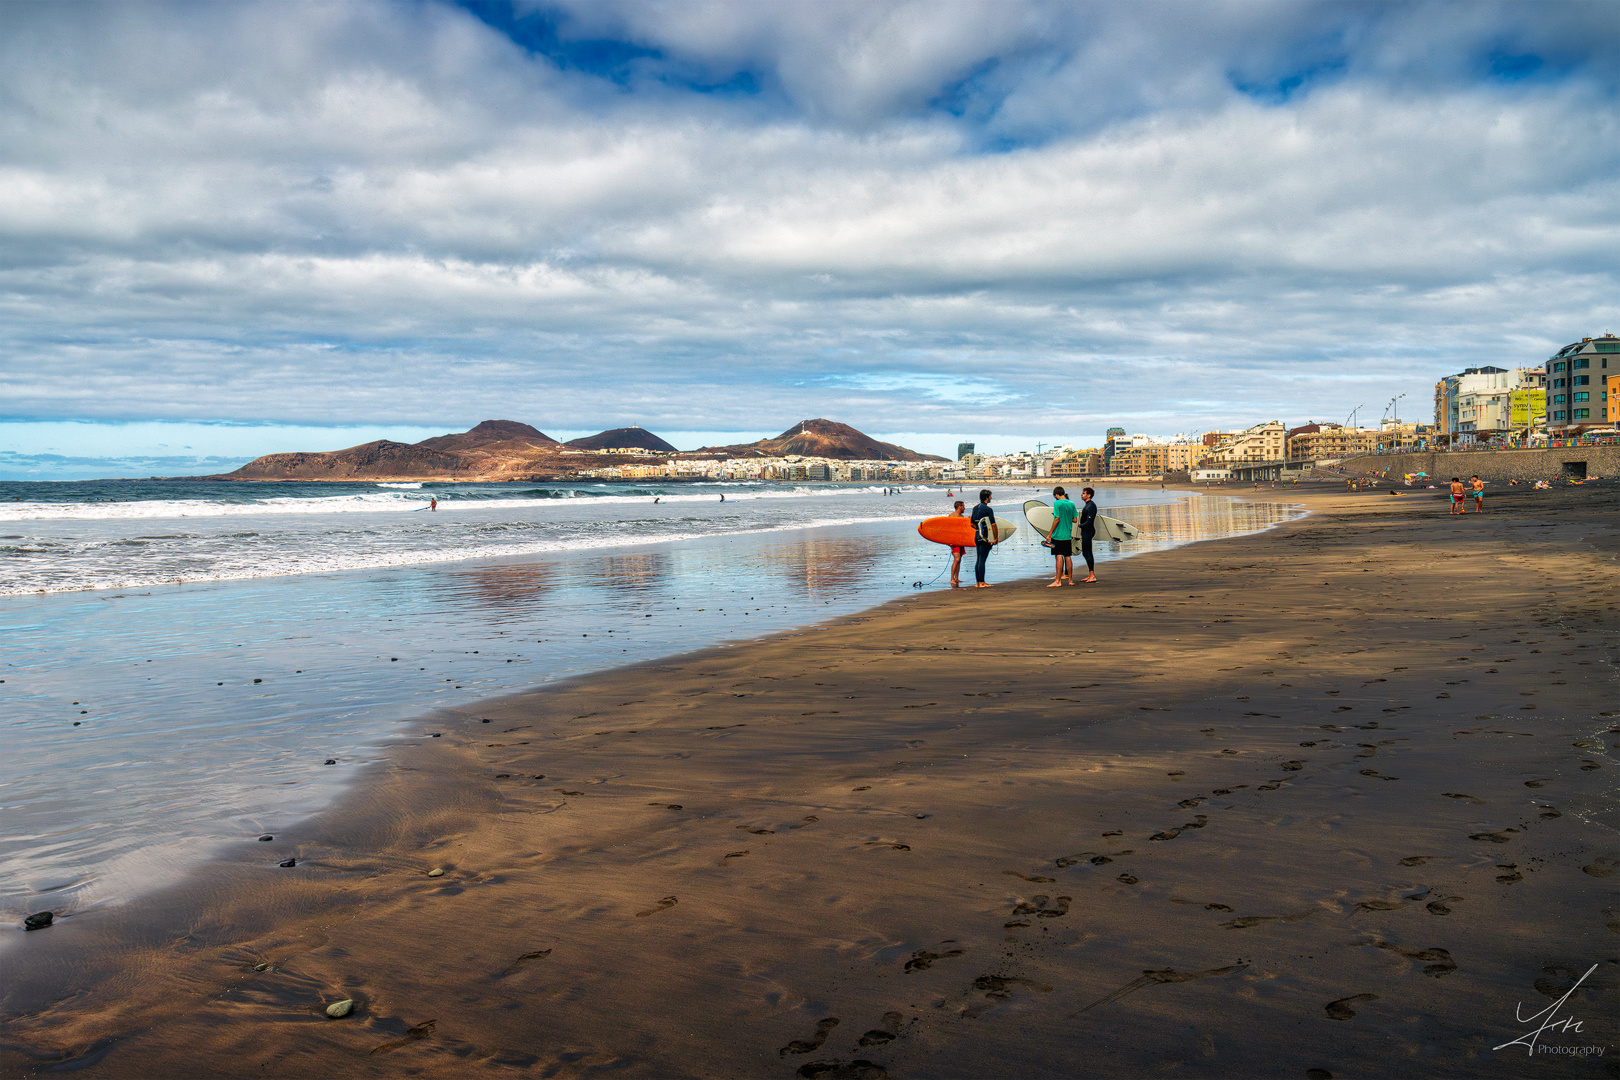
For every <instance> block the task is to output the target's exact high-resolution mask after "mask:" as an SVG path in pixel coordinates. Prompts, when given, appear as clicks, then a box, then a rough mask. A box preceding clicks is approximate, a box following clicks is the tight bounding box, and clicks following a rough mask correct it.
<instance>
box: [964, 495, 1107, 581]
mask: <svg viewBox="0 0 1620 1080" xmlns="http://www.w3.org/2000/svg"><path fill="white" fill-rule="evenodd" d="M947 494H949V493H948V492H947ZM1096 494H1097V493H1096V492H1095V491H1093V490H1092V489H1091V488H1083V489H1081V492H1080V499H1081V504H1080V506H1078V507H1077V506H1075V505H1074V501H1073V500H1072V499H1070V498H1069V493H1068V492H1066V491H1064V490H1063V488H1062V487H1061V486H1059V487H1055V488H1053V489H1052V535H1051V537H1050V538H1049V539H1047V540H1045V541H1043V544H1044V545H1045V546H1046V547H1049V548H1051V549H1052V558H1053V560H1054V566H1053V570H1052V583H1051V584H1050V585H1048V586H1047V588H1048V589H1056V588H1058V587H1059V586H1062V585H1074V584H1076V582H1075V580H1074V539H1075V531H1076V527H1077V526H1078V530H1079V534H1080V554H1081V556H1082V557H1083V558H1084V559H1085V560H1086V574H1087V576H1086V577H1085V578H1083V579H1082V580H1081V581H1080V582H1079V583H1078V584H1081V585H1089V584H1092V583H1093V582H1095V581H1096V580H1097V560H1096V558H1095V557H1094V556H1093V555H1092V551H1091V543H1092V540H1093V539H1094V538H1095V537H1096V535H1097V504H1096V503H1095V502H1093V501H1092V499H1093V498H1094V497H1095V496H1096ZM949 516H950V517H966V518H968V519H969V520H970V521H972V522H973V537H974V543H973V549H974V554H975V556H976V557H975V560H974V563H973V577H974V586H973V587H974V588H976V589H988V588H989V587H990V583H989V582H987V581H985V580H984V570H985V563H986V562H987V561H988V560H989V558H990V552H991V550H992V549H993V548H994V547H995V544H996V512H995V510H993V509H992V508H991V506H990V489H989V488H985V489H984V490H983V491H981V492H979V504H978V505H977V506H975V507H974V508H973V513H972V514H968V513H967V509H966V504H965V503H963V502H962V501H961V500H960V499H958V500H957V501H956V502H955V504H953V506H952V508H951V512H950V515H949ZM966 551H967V549H966V548H964V547H958V546H956V545H954V544H953V545H952V546H951V588H953V589H960V588H961V587H962V556H963V555H964V554H965V553H966Z"/></svg>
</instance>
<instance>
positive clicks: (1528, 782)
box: [1524, 776, 1552, 787]
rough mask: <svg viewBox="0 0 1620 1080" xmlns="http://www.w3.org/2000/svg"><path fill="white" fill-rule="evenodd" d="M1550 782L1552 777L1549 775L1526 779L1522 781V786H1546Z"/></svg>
mask: <svg viewBox="0 0 1620 1080" xmlns="http://www.w3.org/2000/svg"><path fill="white" fill-rule="evenodd" d="M1550 783H1552V777H1550V776H1549V777H1546V778H1544V779H1541V780H1526V781H1525V782H1524V786H1525V787H1546V786H1547V785H1548V784H1550Z"/></svg>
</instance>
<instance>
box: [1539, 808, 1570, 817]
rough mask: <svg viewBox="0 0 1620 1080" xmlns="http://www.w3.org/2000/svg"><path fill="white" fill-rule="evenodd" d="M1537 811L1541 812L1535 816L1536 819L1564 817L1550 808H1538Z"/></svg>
mask: <svg viewBox="0 0 1620 1080" xmlns="http://www.w3.org/2000/svg"><path fill="white" fill-rule="evenodd" d="M1539 809H1540V810H1541V813H1539V814H1537V815H1536V816H1537V817H1543V818H1556V817H1563V816H1564V815H1563V814H1562V813H1560V812H1559V811H1558V810H1556V809H1554V808H1553V807H1551V806H1539Z"/></svg>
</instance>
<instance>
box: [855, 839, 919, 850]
mask: <svg viewBox="0 0 1620 1080" xmlns="http://www.w3.org/2000/svg"><path fill="white" fill-rule="evenodd" d="M866 846H867V847H886V848H894V850H896V851H910V850H911V845H910V844H897V843H895V842H894V841H893V840H868V841H866Z"/></svg>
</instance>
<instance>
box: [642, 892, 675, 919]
mask: <svg viewBox="0 0 1620 1080" xmlns="http://www.w3.org/2000/svg"><path fill="white" fill-rule="evenodd" d="M678 903H680V901H679V900H677V899H675V898H674V897H673V896H666V897H664V898H663V899H662V900H660V901H658V903H657V904H655V905H654V906H652V907H650V908H648V909H647V910H646V911H638V912H636V918H638V919H645V918H646V917H647V916H649V915H656V914H658V913H659V912H660V911H668V910H669V909H670V908H672V907H674V906H675V905H676V904H678Z"/></svg>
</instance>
